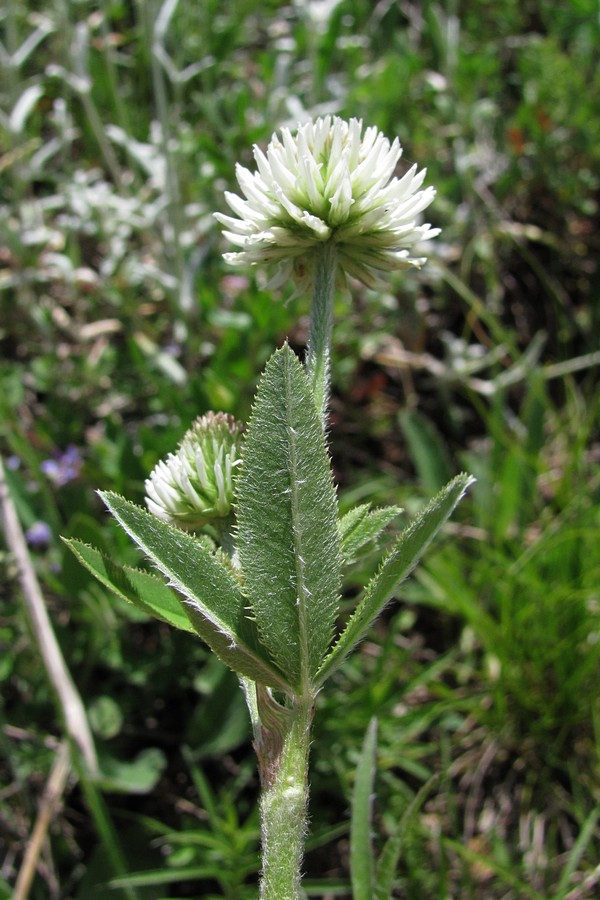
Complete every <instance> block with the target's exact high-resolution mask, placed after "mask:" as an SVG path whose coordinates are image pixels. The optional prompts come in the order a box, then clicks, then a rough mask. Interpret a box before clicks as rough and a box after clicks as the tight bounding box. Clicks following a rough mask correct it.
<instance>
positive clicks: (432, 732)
mask: <svg viewBox="0 0 600 900" xmlns="http://www.w3.org/2000/svg"><path fill="white" fill-rule="evenodd" d="M0 28H1V38H0V40H1V45H0V54H1V59H0V62H1V65H2V88H1V89H0V91H1V112H0V142H1V143H0V170H1V173H2V178H1V182H0V234H1V240H0V267H1V268H0V348H1V355H0V442H1V447H2V455H3V457H4V461H5V466H6V469H7V480H8V482H9V487H10V491H11V495H12V497H13V500H14V502H15V504H16V506H17V510H18V513H19V517H20V520H21V522H22V525H23V528H24V529H25V531H26V536H27V540H28V544H29V549H30V553H31V556H32V559H33V562H34V565H35V569H36V572H37V575H38V578H39V580H40V582H41V584H42V586H43V589H44V594H45V598H46V602H47V606H48V609H49V612H50V615H51V619H52V622H53V625H54V628H55V630H56V633H57V636H58V639H59V642H60V645H61V647H62V650H63V653H64V655H65V658H66V661H67V663H68V666H69V668H70V670H71V673H72V675H73V677H74V680H75V682H76V684H77V686H78V688H79V691H80V692H81V694H82V696H83V699H84V702H85V705H86V709H87V713H88V716H89V720H90V723H91V726H92V728H93V731H94V735H95V739H96V742H97V748H98V753H99V755H100V763H101V773H102V777H101V781H100V783H99V784H96V783H91V782H90V780H89V779H87V778H86V776H85V773H83V772H80V773H79V776H78V777H76V775H75V774H71V776H70V778H69V779H68V780H67V783H66V785H65V788H64V791H63V793H62V803H61V805H60V808H59V810H58V812H57V813H56V814H55V815H54V817H53V820H52V822H51V825H50V828H49V832H48V835H47V840H46V841H45V843H44V846H43V850H42V853H41V855H40V856H39V858H38V860H37V869H36V875H35V879H34V881H33V885H32V887H31V891H30V894H29V896H31V897H32V898H34V900H37V898H41V900H43V898H52V900H54V898H92V897H119V896H123V897H133V898H135V897H139V898H165V897H167V896H168V897H207V898H210V897H226V898H231V900H237V898H240V900H241V898H247V897H248V898H249V897H254V896H256V878H257V868H258V819H257V813H256V810H255V798H256V793H257V783H256V773H255V766H254V760H253V750H252V748H251V746H250V737H249V728H248V723H247V714H246V711H245V708H244V702H243V699H242V695H241V692H240V691H239V689H238V686H237V684H236V681H235V679H234V677H233V676H232V675H231V674H228V673H227V672H226V671H225V670H224V669H223V668H222V666H221V665H220V664H219V663H218V662H217V661H216V660H214V659H213V658H211V657H210V655H209V654H208V652H207V651H206V650H205V649H204V647H203V646H201V645H200V644H199V643H198V642H196V641H194V640H193V639H192V638H190V637H189V636H188V635H186V634H183V633H179V632H178V633H175V632H174V631H172V630H170V629H169V628H168V627H166V626H162V625H160V624H158V623H157V622H155V621H150V620H146V619H145V618H144V617H143V616H142V615H141V614H140V613H138V612H135V611H132V609H130V608H128V607H126V605H125V604H121V603H120V602H119V601H117V600H115V599H114V598H113V597H112V596H109V595H108V594H107V593H106V592H105V591H104V590H103V589H102V588H101V587H100V586H99V585H98V583H96V582H95V581H94V580H93V579H92V578H91V576H88V575H87V574H86V572H85V571H84V570H83V569H82V568H81V567H80V566H79V565H78V564H77V562H76V561H75V559H74V558H73V557H71V556H70V555H69V553H68V551H67V550H66V549H64V547H63V545H62V544H61V542H60V538H59V536H60V535H61V534H62V535H68V536H75V537H77V538H80V539H82V540H85V541H90V542H91V543H93V544H95V545H96V546H98V547H100V548H102V549H104V550H105V551H106V552H107V553H109V554H115V555H118V557H119V559H120V560H121V561H125V562H127V561H130V562H136V563H138V562H139V560H138V558H137V556H136V553H135V551H134V550H133V549H132V548H131V546H130V545H129V544H128V542H127V540H126V539H125V537H124V535H122V534H121V533H119V531H118V529H117V528H116V527H114V526H113V523H111V521H109V520H108V517H107V516H106V515H105V514H104V512H103V511H102V508H101V505H100V503H99V501H98V499H97V497H96V494H95V489H97V488H109V489H112V490H116V491H119V492H121V493H123V494H125V495H126V496H127V497H128V498H130V499H132V500H136V501H141V500H142V497H143V481H144V478H145V477H146V476H147V474H148V473H149V471H150V469H151V468H152V467H153V465H154V463H155V462H156V461H157V460H158V459H159V458H160V457H161V456H163V455H165V454H166V453H167V452H168V451H171V450H173V449H174V448H175V446H176V444H177V442H178V441H179V439H180V438H181V436H182V435H183V433H184V431H185V430H186V429H187V427H188V426H189V424H190V422H191V421H192V420H193V419H194V417H195V416H197V415H199V414H201V413H204V412H205V411H207V410H208V409H222V410H226V411H229V412H232V413H234V414H235V415H236V416H238V417H239V418H242V419H244V418H246V417H247V415H248V411H249V406H250V403H251V399H252V395H253V391H254V387H255V384H256V381H257V378H258V375H259V373H260V371H261V369H262V367H263V365H264V362H265V361H266V359H267V358H268V356H269V355H270V353H271V351H272V349H273V348H274V346H275V345H276V344H280V343H281V342H282V340H283V339H284V338H285V337H288V338H289V339H290V341H291V342H292V344H293V346H295V347H296V349H298V351H301V349H302V347H303V345H304V341H305V337H306V316H307V306H306V301H305V300H304V299H302V298H300V299H298V300H294V301H292V302H291V303H289V304H288V305H286V304H285V303H284V302H283V301H284V300H285V295H284V296H282V298H281V299H278V300H277V301H275V302H274V301H273V300H272V299H271V298H270V296H269V295H268V294H267V293H266V292H265V290H264V288H263V282H261V275H260V273H252V272H249V273H247V274H243V275H240V273H239V270H236V272H235V273H232V272H231V271H228V270H227V267H226V266H225V264H224V263H223V261H222V258H221V251H222V250H223V246H222V240H221V237H220V235H219V229H218V228H217V227H216V224H215V222H214V220H213V219H212V212H213V211H215V210H223V209H224V201H223V191H224V190H226V189H231V188H235V173H234V167H235V163H236V161H238V160H239V161H241V162H242V163H244V164H247V165H249V164H251V146H252V144H253V143H254V142H257V143H259V144H260V145H263V146H264V144H265V143H266V142H267V141H268V139H269V137H270V135H271V133H272V132H273V131H274V130H275V129H276V128H278V127H279V126H281V125H284V124H285V125H290V126H294V125H295V124H296V123H297V121H298V120H299V119H300V118H302V117H303V116H306V115H316V114H323V113H328V112H332V113H337V114H339V115H341V116H343V117H350V116H356V117H360V118H362V119H363V120H364V121H365V123H366V124H369V125H371V124H373V125H377V126H378V127H379V128H380V129H382V130H383V131H384V132H385V133H386V134H387V135H388V136H389V137H390V138H393V137H394V136H396V135H398V136H399V137H400V139H401V141H402V143H403V145H404V148H405V155H404V158H403V163H404V159H405V160H406V164H407V165H408V164H410V163H411V162H412V161H416V162H418V163H419V165H426V166H427V167H428V172H429V174H428V183H432V184H434V185H435V186H436V188H437V191H438V195H437V198H436V201H435V203H434V205H433V207H432V208H431V214H430V216H428V218H429V219H430V220H431V221H432V223H433V224H435V225H439V226H441V227H442V229H443V232H442V236H441V238H439V239H438V240H436V241H435V242H434V243H433V244H432V245H431V246H430V247H429V248H428V252H429V255H430V260H429V262H428V264H427V265H426V266H425V268H424V269H423V270H422V271H421V272H419V273H409V274H407V275H404V274H402V276H401V277H400V276H398V277H396V278H395V280H394V281H393V283H392V285H391V286H390V290H389V292H388V293H387V294H386V295H384V296H381V295H375V294H372V293H370V292H369V291H367V290H366V289H363V288H361V287H359V286H355V290H354V291H353V297H352V300H351V301H350V300H349V299H348V298H340V299H339V302H338V307H337V310H336V312H337V318H336V326H335V332H334V345H335V346H334V396H333V402H332V416H331V438H332V455H333V461H334V466H335V470H336V478H337V481H338V483H339V486H340V502H341V506H342V508H343V509H346V508H348V506H349V505H351V504H352V503H356V502H359V501H363V500H365V499H374V500H375V501H376V502H381V503H393V504H400V505H401V506H403V507H404V508H405V509H406V516H407V517H410V515H411V514H412V513H413V512H414V511H415V510H416V509H417V508H418V507H419V506H420V504H421V503H422V502H423V501H424V500H425V499H426V498H427V497H428V496H429V495H430V494H432V493H433V492H434V491H435V490H436V489H437V488H439V487H440V486H441V485H442V484H443V482H444V481H445V480H446V479H447V478H448V477H450V476H451V475H452V474H453V473H455V472H456V471H458V470H461V469H466V470H468V471H470V472H472V473H473V474H475V475H476V476H477V479H478V481H477V484H476V485H475V487H474V488H473V489H472V491H471V493H470V496H469V499H468V500H467V501H466V502H465V503H464V504H463V505H462V507H461V509H460V511H459V515H458V516H457V517H455V519H454V523H453V525H452V526H450V528H449V529H448V533H447V536H446V537H445V538H444V540H442V541H440V542H438V544H437V545H436V547H435V548H433V550H432V551H430V553H429V555H428V557H427V559H426V562H425V564H423V565H422V566H421V567H420V569H419V570H418V571H417V573H416V575H415V576H414V577H413V579H412V580H411V581H410V582H409V583H408V584H407V585H405V586H404V587H403V589H402V592H401V596H400V602H399V603H396V604H394V605H393V606H392V607H391V608H390V609H389V610H388V611H387V613H386V615H385V616H384V617H383V619H382V621H381V622H380V623H379V624H378V626H377V628H376V630H375V632H374V633H373V634H372V635H371V636H370V637H369V639H368V640H367V641H365V643H364V644H363V646H362V649H361V652H360V653H358V654H356V655H355V657H354V658H353V659H352V660H351V661H350V662H349V664H348V665H346V667H345V668H344V669H343V671H342V672H341V673H340V674H339V675H338V676H336V678H335V679H334V680H333V682H332V684H331V685H330V687H329V688H328V690H327V692H326V693H325V694H324V695H323V696H322V698H321V699H320V703H319V708H318V710H317V715H316V723H315V741H314V747H313V758H312V763H313V764H312V785H313V786H312V795H311V822H312V833H311V842H310V845H309V846H310V848H311V849H310V852H309V854H308V857H307V860H306V872H307V880H306V890H307V895H308V896H311V897H318V898H330V897H350V896H351V893H350V888H349V875H348V847H349V839H348V830H349V826H348V820H349V798H350V795H351V790H352V783H353V777H354V769H355V765H356V760H357V756H358V752H359V749H360V745H361V741H362V738H363V735H364V733H365V730H366V728H367V725H368V722H369V720H370V718H371V717H372V716H373V715H377V716H378V718H379V738H378V776H377V782H376V794H377V797H378V798H379V799H377V800H376V805H375V826H376V833H377V840H382V841H383V839H384V838H385V836H386V835H388V834H392V833H394V832H395V831H396V830H397V829H398V828H401V838H402V853H401V860H400V865H399V869H398V873H397V880H396V885H397V887H396V891H395V894H394V896H397V897H399V898H419V900H420V898H432V900H437V898H463V897H464V898H481V900H488V898H491V900H493V898H498V900H500V898H503V900H507V898H539V900H542V898H548V897H552V898H564V900H579V898H587V897H593V896H597V892H598V890H600V887H599V886H600V866H599V861H600V825H599V815H600V751H599V747H600V700H599V693H600V692H599V687H600V668H599V663H600V591H599V583H600V539H599V538H600V510H599V506H598V500H599V497H600V433H599V425H598V422H599V412H600V393H599V391H598V384H599V379H598V365H599V364H600V350H599V343H598V334H600V302H599V296H598V293H599V286H600V274H599V268H598V258H599V255H600V253H599V251H600V247H599V239H598V234H599V232H598V200H599V196H600V194H599V188H600V69H599V68H598V48H599V46H600V8H599V6H598V3H597V0H571V2H569V3H561V4H558V3H556V2H555V0H536V2H533V0H494V2H487V0H481V2H475V0H470V2H469V0H465V2H459V0H438V2H423V3H413V2H410V0H406V2H401V0H397V2H394V0H380V2H370V0H312V2H311V0H294V2H288V3H279V2H275V0H261V2H258V0H236V2H233V0H219V2H218V0H201V2H195V3H190V2H185V0H179V2H178V0H164V2H162V3H161V2H157V0H147V2H144V0H137V2H136V0H129V2H118V0H114V2H108V0H107V2H101V3H92V2H88V0H71V2H67V0H54V2H51V0H47V2H45V3H36V2H33V0H22V2H17V0H5V3H4V4H3V6H2V8H1V9H0ZM428 212H429V211H428ZM372 565H373V562H372V561H370V560H367V561H366V562H363V563H362V564H361V565H358V566H357V567H356V569H355V571H354V572H353V576H352V586H351V589H350V590H349V592H348V596H347V598H346V600H347V604H348V608H350V607H351V604H352V599H353V595H354V594H355V593H357V592H358V591H359V590H360V586H361V584H363V583H364V581H365V579H366V578H367V577H368V573H369V567H370V566H372ZM0 592H1V594H0V679H1V681H2V692H1V699H0V723H1V727H0V896H1V897H12V896H13V887H14V885H15V882H16V878H17V875H18V872H19V870H20V867H21V866H22V863H23V858H24V853H25V849H26V846H27V841H28V838H29V836H30V834H31V832H32V829H33V826H34V822H35V818H36V814H37V809H38V805H39V803H40V798H41V797H42V795H43V791H44V786H45V784H46V781H47V779H48V776H49V773H50V770H51V768H52V766H53V763H54V762H55V759H56V757H57V753H58V748H59V745H60V743H61V740H62V735H63V731H62V723H61V710H60V708H59V706H58V705H57V703H56V700H55V697H54V694H53V692H52V689H51V687H50V684H49V681H48V678H47V676H46V673H45V670H44V667H43V665H42V664H41V662H40V656H39V650H38V648H37V644H36V640H35V635H34V633H33V632H32V628H31V624H30V622H29V619H28V617H27V613H26V609H25V607H24V605H23V601H22V597H21V593H20V590H19V584H18V579H17V577H16V570H15V563H14V559H13V558H12V556H11V554H10V553H9V552H8V551H7V549H6V547H5V546H3V548H2V549H1V550H0Z"/></svg>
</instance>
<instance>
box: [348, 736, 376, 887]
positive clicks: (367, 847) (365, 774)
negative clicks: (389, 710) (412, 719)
mask: <svg viewBox="0 0 600 900" xmlns="http://www.w3.org/2000/svg"><path fill="white" fill-rule="evenodd" d="M376 746H377V719H376V718H372V719H371V721H370V722H369V727H368V728H367V733H366V734H365V739H364V742H363V746H362V750H361V753H360V758H359V760H358V765H357V767H356V778H355V781H354V792H353V795H352V825H351V830H350V873H351V877H352V898H353V900H373V872H374V868H375V866H374V858H373V841H372V837H371V825H372V818H373V786H374V784H375V750H376Z"/></svg>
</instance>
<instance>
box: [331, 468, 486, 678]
mask: <svg viewBox="0 0 600 900" xmlns="http://www.w3.org/2000/svg"><path fill="white" fill-rule="evenodd" d="M474 480H475V479H474V478H472V477H471V476H470V475H464V474H463V475H458V476H457V477H456V478H454V479H453V480H452V481H451V482H449V483H448V484H447V485H446V487H445V488H443V489H442V490H441V491H440V493H439V494H437V495H436V496H435V497H434V498H433V500H431V501H430V503H429V504H428V505H427V506H426V507H425V509H424V510H422V511H421V512H420V513H419V515H417V516H416V517H415V519H414V520H413V521H412V522H411V523H410V525H409V526H408V527H407V528H406V529H405V530H404V531H403V532H402V534H401V535H400V537H399V538H398V540H397V542H396V544H395V545H394V547H393V548H392V550H391V551H390V553H389V554H388V555H387V556H386V557H385V559H384V560H383V563H382V564H381V566H380V568H379V571H378V572H377V573H376V574H375V575H374V576H373V578H372V579H371V581H370V582H369V584H368V585H367V588H366V590H365V594H364V596H363V599H362V600H361V602H360V603H359V605H358V606H357V608H356V610H355V611H354V613H353V614H352V616H351V617H350V619H349V620H348V622H347V624H346V627H345V629H344V631H343V632H342V634H341V635H340V637H339V639H338V641H337V643H336V644H335V646H334V647H333V649H332V651H331V653H330V654H329V656H328V657H327V659H326V660H325V662H324V664H323V666H322V668H321V670H320V672H319V676H318V683H319V684H322V683H323V682H324V681H325V680H326V679H327V678H329V676H330V675H331V673H332V672H334V671H335V669H337V668H338V666H339V665H340V664H341V663H342V662H343V660H344V659H345V657H346V656H347V655H348V653H350V651H351V650H352V649H353V648H354V647H355V646H356V644H357V643H358V642H359V641H360V640H361V639H362V638H363V637H364V635H365V633H366V632H367V631H368V629H369V627H370V626H371V624H372V623H373V621H374V620H375V619H376V618H377V616H378V615H379V614H380V612H381V611H382V609H383V608H384V606H385V605H386V603H387V602H388V600H390V598H391V597H392V596H393V594H394V591H395V590H396V588H397V587H398V585H399V584H400V582H401V581H403V580H404V579H405V578H407V577H408V576H409V575H410V573H411V572H412V570H413V569H414V567H415V566H416V565H417V563H418V561H419V559H420V558H421V556H422V555H423V553H424V552H425V550H426V549H427V547H428V546H429V544H430V543H431V541H432V540H433V538H434V537H435V535H436V534H437V533H438V531H439V530H440V528H441V527H442V525H443V524H444V523H445V522H446V520H447V519H448V517H449V516H450V515H451V513H452V511H453V510H454V508H455V507H456V505H457V504H458V503H459V502H460V500H461V498H462V497H463V495H464V493H465V491H466V490H467V488H468V487H469V485H470V484H472V483H473V481H474Z"/></svg>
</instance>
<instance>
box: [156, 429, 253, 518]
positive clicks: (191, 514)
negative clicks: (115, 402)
mask: <svg viewBox="0 0 600 900" xmlns="http://www.w3.org/2000/svg"><path fill="white" fill-rule="evenodd" d="M242 432H243V425H242V424H241V423H240V422H237V421H236V420H235V419H234V418H233V417H232V416H229V415H227V414H226V413H222V412H218V413H213V412H209V413H207V414H206V415H204V416H200V417H199V418H198V419H196V421H195V422H194V424H193V425H192V427H191V428H190V429H189V430H188V431H187V432H186V433H185V435H184V436H183V440H182V441H181V443H180V445H179V447H178V448H177V450H176V452H175V453H169V454H168V456H167V457H166V459H164V460H161V461H160V462H159V463H157V465H156V466H155V467H154V469H153V470H152V472H151V474H150V477H149V478H147V479H146V482H145V485H144V486H145V488H146V505H147V507H148V509H149V511H150V512H151V513H153V514H154V515H155V516H157V517H158V518H159V519H162V520H163V521H164V522H169V523H170V524H171V525H178V526H179V527H180V528H184V529H186V530H187V531H197V530H198V529H200V528H203V527H204V526H206V525H210V524H216V523H218V522H219V521H223V520H225V519H227V518H229V516H231V512H232V504H233V487H234V479H235V474H236V469H237V467H238V466H239V465H240V463H241V436H242Z"/></svg>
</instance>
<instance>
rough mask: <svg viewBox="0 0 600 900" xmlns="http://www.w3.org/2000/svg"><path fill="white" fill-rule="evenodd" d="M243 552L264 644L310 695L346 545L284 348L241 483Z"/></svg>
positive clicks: (317, 441)
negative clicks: (310, 686) (340, 545)
mask: <svg viewBox="0 0 600 900" xmlns="http://www.w3.org/2000/svg"><path fill="white" fill-rule="evenodd" d="M237 521H238V552H239V558H240V563H241V567H242V571H243V574H244V585H245V589H246V591H247V593H248V598H249V602H250V605H251V607H252V611H253V613H254V616H255V619H256V622H257V625H258V628H259V631H260V634H261V639H262V641H263V642H264V643H265V644H266V645H267V646H268V648H269V650H270V651H271V654H272V655H273V657H274V659H275V660H277V662H278V663H279V665H280V667H281V668H282V669H283V670H284V671H285V672H286V674H287V676H288V678H289V679H290V680H291V681H293V682H294V683H296V684H298V685H299V686H300V688H301V689H305V688H306V687H307V686H308V684H309V682H310V681H311V679H312V678H313V676H314V675H315V673H316V672H317V670H318V668H319V666H320V665H321V663H322V661H323V658H324V656H325V653H326V652H327V648H328V646H329V644H330V641H331V637H332V633H333V625H334V621H335V616H336V613H337V609H338V599H339V589H340V586H339V582H340V548H339V544H340V535H339V530H338V526H337V499H336V495H335V490H334V487H333V482H332V478H331V468H330V463H329V457H328V453H327V446H326V443H325V436H324V434H323V429H322V426H321V422H320V419H319V416H318V415H317V412H316V409H315V404H314V399H313V396H312V391H311V388H310V384H309V382H308V379H307V376H306V374H305V372H304V369H303V368H302V366H301V364H300V362H299V360H298V359H297V358H296V356H295V354H294V353H293V352H292V351H291V350H290V349H289V347H288V346H287V345H286V346H284V347H283V348H282V349H281V350H278V351H277V352H276V353H275V354H274V355H273V356H272V357H271V359H270V360H269V362H268V363H267V366H266V369H265V372H264V374H263V377H262V380H261V383H260V385H259V388H258V393H257V396H256V402H255V407H254V410H253V414H252V417H251V419H250V423H249V425H248V432H247V436H246V441H245V445H244V452H243V465H242V471H241V474H240V476H239V480H238V505H237Z"/></svg>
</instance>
